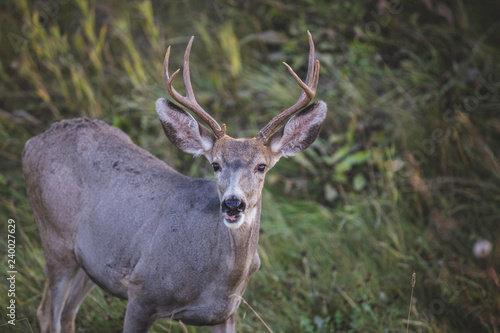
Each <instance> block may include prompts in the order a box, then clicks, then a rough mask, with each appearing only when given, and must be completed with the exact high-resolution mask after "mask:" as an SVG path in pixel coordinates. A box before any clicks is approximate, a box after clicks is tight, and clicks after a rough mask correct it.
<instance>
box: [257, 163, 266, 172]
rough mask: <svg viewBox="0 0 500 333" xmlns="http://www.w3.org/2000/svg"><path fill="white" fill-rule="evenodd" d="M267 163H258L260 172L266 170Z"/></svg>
mask: <svg viewBox="0 0 500 333" xmlns="http://www.w3.org/2000/svg"><path fill="white" fill-rule="evenodd" d="M266 167H267V165H265V164H259V165H257V171H259V172H264V171H265V170H266Z"/></svg>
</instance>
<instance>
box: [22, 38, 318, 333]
mask: <svg viewBox="0 0 500 333" xmlns="http://www.w3.org/2000/svg"><path fill="white" fill-rule="evenodd" d="M308 38H309V60H308V71H307V77H306V80H305V83H304V82H303V81H302V80H301V79H300V78H299V77H298V76H297V74H296V73H295V72H294V71H293V69H292V68H291V67H290V66H289V65H288V64H286V63H284V65H285V66H286V68H287V69H288V71H289V72H290V74H291V75H292V77H293V78H294V80H295V81H296V82H297V84H298V85H299V86H300V87H301V88H302V91H301V94H300V96H299V99H298V100H297V102H296V104H294V105H293V106H291V107H289V108H288V109H286V110H284V111H283V112H281V113H279V114H278V115H277V116H275V117H274V118H273V119H272V120H271V121H270V122H269V123H268V124H267V125H266V126H265V127H263V128H262V129H261V130H260V132H259V133H258V134H257V135H256V136H255V137H253V138H250V139H248V138H232V137H230V136H229V135H227V134H226V126H225V125H222V127H221V126H220V125H219V124H218V123H217V121H215V119H214V118H213V117H212V116H210V115H209V113H207V112H206V111H205V110H203V109H202V107H201V106H200V105H199V104H198V102H197V101H196V98H195V95H194V93H193V88H192V85H191V79H190V73H189V55H190V52H191V46H192V44H193V39H194V36H193V37H191V39H190V40H189V43H188V45H187V48H186V51H185V54H184V64H183V82H184V86H185V91H186V93H185V96H183V95H182V94H180V93H178V92H177V91H176V90H175V88H174V87H173V81H174V78H175V77H176V75H177V74H178V73H179V71H180V69H178V70H177V71H175V72H174V73H173V74H172V75H169V69H168V67H169V57H170V46H169V47H168V48H167V52H166V55H165V60H164V64H163V78H164V82H165V84H166V88H167V90H168V93H169V95H170V96H171V97H172V99H173V100H175V101H176V102H177V103H178V104H179V105H181V106H182V107H181V106H179V105H177V104H175V103H174V102H171V101H169V100H166V99H164V98H159V99H158V100H157V101H156V112H157V114H158V117H159V120H160V123H161V125H162V127H163V131H164V132H165V135H166V136H167V138H168V139H169V140H170V141H171V142H172V143H173V145H174V146H176V147H177V148H179V149H181V150H182V151H184V152H186V153H189V154H192V155H194V156H200V155H204V156H205V157H206V158H207V159H208V161H209V163H211V165H212V167H213V171H214V180H210V179H203V178H190V177H187V176H185V175H182V174H180V173H179V172H177V171H175V170H174V169H173V168H171V167H170V166H168V165H167V164H166V163H165V162H163V161H161V160H160V159H158V158H157V157H155V156H153V155H152V154H150V153H149V152H147V151H145V150H144V149H142V148H140V147H138V146H137V145H135V144H134V143H132V141H131V139H130V138H129V137H128V136H127V135H126V134H125V133H124V132H122V131H121V130H120V129H118V128H116V127H112V126H110V125H107V124H106V123H105V122H103V121H100V120H90V119H88V118H79V119H73V120H62V121H60V122H57V123H54V124H52V126H51V127H50V128H49V129H48V130H47V131H45V132H44V133H42V134H40V135H38V136H35V137H33V138H31V139H30V140H28V141H27V143H26V145H25V149H24V152H23V164H22V165H23V174H24V178H25V182H26V191H27V195H28V198H29V202H30V205H31V207H32V210H33V215H34V219H35V221H36V223H37V226H38V229H39V233H40V239H41V244H42V248H43V252H44V258H45V273H46V284H45V289H44V293H43V297H42V300H41V303H40V306H39V307H38V309H37V318H38V321H39V324H40V327H41V332H44V333H46V332H51V333H60V332H64V333H67V332H75V317H76V314H77V312H78V309H79V307H80V304H81V302H82V301H83V299H84V298H85V297H86V295H87V294H88V293H89V292H90V291H91V290H92V289H93V288H94V287H95V286H96V285H97V286H99V287H100V288H102V289H103V290H104V291H105V292H107V293H109V294H111V295H112V296H116V297H118V298H121V299H124V300H127V305H126V310H125V317H124V324H123V332H125V333H132V332H134V333H136V332H147V331H149V329H150V328H151V326H152V325H153V323H154V322H155V321H156V320H157V319H159V318H171V319H173V320H177V321H181V322H182V323H183V324H187V325H195V326H210V331H211V332H213V333H215V332H217V333H222V332H226V333H227V332H236V329H237V326H236V312H237V309H238V307H239V305H240V302H241V300H242V296H243V293H244V292H245V289H246V287H247V284H248V282H249V280H250V278H251V277H252V275H253V274H254V273H255V272H256V271H257V270H258V269H259V267H260V259H259V254H258V251H257V248H258V242H259V229H260V215H261V206H262V189H263V185H264V178H265V175H266V173H267V172H268V171H269V170H270V169H271V168H272V167H273V166H274V165H275V163H276V162H277V161H278V160H279V159H280V158H281V157H288V156H292V155H295V154H298V153H300V152H302V151H303V150H305V149H306V148H308V147H309V146H311V144H312V143H313V142H314V141H315V140H316V139H317V137H318V135H319V132H320V128H321V126H322V124H323V122H324V120H325V117H326V110H327V107H326V103H325V102H322V101H318V102H314V103H312V104H311V101H312V100H313V98H314V97H315V95H316V90H317V86H318V77H319V69H320V64H319V60H317V59H316V52H315V48H314V43H313V39H312V36H311V34H310V33H309V32H308ZM183 107H184V108H186V109H187V110H189V111H191V112H193V113H194V114H195V115H197V116H198V117H199V118H200V119H201V120H202V121H203V122H204V123H205V124H206V125H208V127H209V128H210V129H209V128H207V127H206V126H205V125H203V124H202V123H200V122H199V121H198V120H196V119H195V118H194V117H193V115H191V113H190V112H188V111H186V109H184V108H183Z"/></svg>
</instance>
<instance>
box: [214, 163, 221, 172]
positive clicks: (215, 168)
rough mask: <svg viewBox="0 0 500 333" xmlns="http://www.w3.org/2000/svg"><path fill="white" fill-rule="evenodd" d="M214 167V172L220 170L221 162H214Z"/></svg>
mask: <svg viewBox="0 0 500 333" xmlns="http://www.w3.org/2000/svg"><path fill="white" fill-rule="evenodd" d="M212 167H213V168H214V172H217V171H220V165H219V163H215V162H214V163H212Z"/></svg>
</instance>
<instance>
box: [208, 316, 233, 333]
mask: <svg viewBox="0 0 500 333" xmlns="http://www.w3.org/2000/svg"><path fill="white" fill-rule="evenodd" d="M210 332H211V333H236V313H234V314H232V315H231V317H229V318H228V319H227V320H226V321H225V322H223V323H222V324H219V325H217V326H212V327H211V328H210Z"/></svg>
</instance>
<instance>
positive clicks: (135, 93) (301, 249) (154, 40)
mask: <svg viewBox="0 0 500 333" xmlns="http://www.w3.org/2000/svg"><path fill="white" fill-rule="evenodd" d="M499 13H500V3H498V2H497V1H493V0H489V1H482V2H480V3H479V2H475V3H472V2H465V1H463V0H459V1H448V0H423V1H403V0H401V1H385V0H378V1H368V2H357V3H356V2H349V1H326V0H324V1H308V0H301V1H294V2H288V1H283V0H266V1H238V0H224V1H223V0H219V1H200V0H183V1H153V0H143V1H139V2H132V1H117V0H105V1H99V2H98V1H84V0H75V1H67V0H44V1H39V2H30V1H27V0H21V1H15V2H14V1H7V2H2V3H1V4H0V32H1V35H0V41H1V42H2V47H1V48H0V78H1V79H0V148H1V149H0V154H1V160H0V194H1V196H0V200H1V201H0V216H1V219H2V221H4V222H6V221H7V219H8V218H13V219H15V220H16V221H17V225H18V233H17V238H18V246H17V257H16V258H17V268H18V270H19V275H18V293H17V296H16V299H17V301H18V305H19V307H18V313H17V314H18V318H20V319H21V318H27V320H28V322H29V323H30V324H31V327H32V328H33V330H34V331H35V332H38V326H37V324H36V316H35V312H36V307H37V306H38V304H39V303H40V300H41V295H42V290H43V284H44V279H45V278H44V273H43V261H44V260H43V253H42V250H41V246H40V241H39V236H38V231H37V228H36V225H35V223H34V220H33V216H32V213H31V210H30V207H29V204H28V201H27V198H26V195H25V190H24V181H23V179H22V174H21V154H22V150H23V146H24V143H25V142H26V140H28V139H29V138H30V137H31V136H34V135H36V134H39V133H41V132H43V131H44V130H45V129H47V128H48V126H49V125H50V124H51V123H52V122H54V121H58V120H60V119H63V118H72V117H82V116H86V117H92V118H99V119H102V120H104V121H106V122H108V123H110V124H112V125H114V126H117V127H119V128H121V129H122V130H124V131H125V132H126V133H127V134H129V135H130V136H131V138H132V139H133V140H134V142H136V143H137V144H138V145H140V146H142V147H144V148H145V149H147V150H149V151H150V152H152V153H153V154H155V155H156V156H159V157H160V158H162V159H164V160H165V161H166V162H167V163H168V164H169V165H171V166H173V167H175V168H176V169H177V170H179V171H181V172H183V173H185V174H188V175H190V176H195V177H212V176H211V172H210V168H209V166H208V165H207V164H208V163H206V162H205V161H204V160H203V159H201V158H199V159H193V158H192V157H191V156H188V155H186V154H184V153H182V152H180V151H178V150H177V149H175V148H174V147H173V146H172V145H170V144H169V143H166V142H167V139H166V138H165V137H164V135H163V133H162V131H161V128H160V125H159V123H158V121H157V118H156V114H155V112H154V102H155V100H156V99H157V98H158V97H163V96H166V95H167V93H166V91H165V88H164V86H163V82H162V62H163V56H164V54H165V51H166V48H167V46H168V45H172V56H171V63H172V65H171V66H172V67H173V68H175V67H176V66H180V65H181V61H182V54H183V52H184V48H185V46H186V44H187V41H188V39H189V37H190V36H191V35H195V36H196V39H195V42H194V46H193V51H192V56H191V73H192V74H191V76H192V80H193V84H194V87H195V92H196V95H197V99H198V101H199V102H200V104H201V105H203V106H204V107H205V108H206V109H207V110H209V111H210V112H211V114H212V115H213V116H214V117H215V118H216V119H218V120H219V121H220V122H221V123H222V122H224V123H226V124H227V125H228V134H229V135H231V136H234V137H243V136H245V137H251V136H254V135H255V134H256V133H257V132H258V129H259V128H260V127H261V126H263V125H265V124H266V123H267V121H269V120H270V119H271V118H272V117H273V116H274V115H275V114H276V113H278V112H279V111H281V110H282V109H284V108H285V107H287V106H289V105H292V104H293V103H294V102H295V100H296V99H297V98H298V95H299V93H300V90H299V89H298V87H297V86H296V84H295V82H293V80H292V79H291V77H290V76H289V74H288V73H287V71H286V69H285V68H284V67H283V66H282V65H281V64H280V62H281V61H286V62H287V63H289V64H290V65H291V66H292V67H293V68H294V69H295V70H296V71H297V73H298V74H299V75H300V76H302V77H303V76H304V74H305V72H306V67H307V52H308V50H307V37H306V30H310V31H311V32H312V34H313V37H314V40H315V44H316V48H317V50H318V57H319V60H320V61H321V75H320V85H319V88H318V93H317V96H318V98H319V99H322V100H325V101H326V102H327V104H328V106H329V114H328V118H327V121H326V123H325V125H324V127H323V130H322V133H321V135H320V138H319V139H318V140H317V142H316V143H315V144H314V145H313V147H311V148H310V149H308V150H307V151H306V152H305V153H303V154H301V155H298V156H295V157H293V158H290V159H289V160H285V161H281V162H280V163H278V165H277V166H276V167H275V168H274V169H273V170H272V171H271V172H270V173H269V175H268V179H267V185H266V188H265V190H264V193H263V195H264V199H265V200H263V202H264V207H263V214H262V234H261V240H260V248H259V253H260V256H261V259H262V267H261V269H260V271H259V272H257V273H256V275H255V277H254V278H253V279H252V280H251V282H250V284H249V287H248V289H247V292H246V294H245V299H246V301H247V302H248V304H250V305H251V306H252V308H253V309H255V310H256V311H257V313H258V314H259V315H260V317H262V319H263V320H264V321H265V322H266V324H267V325H269V326H270V327H271V328H272V329H273V331H274V332H297V331H300V332H315V333H316V332H382V331H384V332H388V331H397V332H399V331H404V330H406V327H407V324H408V322H407V320H408V310H409V304H410V302H411V304H412V307H411V310H410V315H411V316H410V323H409V330H410V331H412V332H497V331H498V328H499V327H500V293H499V290H500V285H499V282H498V277H497V271H498V265H499V264H500V262H499V259H500V237H499V236H500V235H499V232H500V224H499V223H498V222H499V221H498V216H500V208H499V205H498V202H499V201H500V163H499V161H498V156H500V135H499V134H500V118H499V117H498V110H499V109H500V97H499V96H500V94H499V92H500V63H499V61H498V59H499V56H500V47H499V45H500V14H499ZM180 86H181V85H180V82H177V83H176V87H179V89H180ZM2 225H3V227H2V228H4V227H5V225H4V223H2ZM4 230H5V229H4ZM0 234H2V235H5V233H3V232H2V233H0ZM480 239H487V240H489V241H490V242H491V243H492V245H493V251H492V252H491V253H490V254H488V255H487V256H486V257H485V258H476V257H474V255H473V253H472V248H473V245H474V244H475V242H476V241H478V240H480ZM0 248H1V251H0V253H1V258H2V259H1V263H2V266H5V265H6V262H7V261H6V258H7V257H6V255H7V251H6V248H7V245H6V240H5V239H1V240H0ZM2 268H3V267H2ZM413 271H415V272H416V277H417V278H416V285H415V288H414V294H413V295H414V298H413V299H412V300H410V292H411V276H412V273H413ZM7 301H8V300H7V292H6V284H4V283H2V284H0V305H1V309H2V310H1V311H0V314H1V317H0V318H1V319H0V325H3V324H4V322H5V321H6V320H5V318H6V316H5V313H4V312H5V306H6V304H7ZM124 310H125V303H124V302H122V301H120V300H117V299H115V298H112V297H110V296H107V295H106V294H104V293H103V292H102V291H100V290H98V289H96V290H94V291H93V292H92V293H91V294H90V295H89V297H88V298H87V299H86V301H85V302H84V303H83V304H82V307H81V310H80V312H79V314H78V318H77V327H78V329H77V331H78V332H117V331H120V330H121V327H122V321H123V316H124ZM238 317H239V318H238V320H239V331H241V332H261V331H265V330H266V329H265V326H264V325H263V324H262V322H261V321H260V320H259V318H258V317H257V316H256V315H255V314H254V313H253V311H252V310H251V309H250V308H249V307H248V306H246V304H244V303H242V305H241V306H240V310H239V313H238ZM24 323H25V322H23V324H24ZM0 327H2V326H0ZM25 327H26V326H21V325H18V326H17V327H16V328H15V329H18V331H19V332H25V331H26V330H25ZM9 328H10V327H9ZM0 330H1V329H0ZM153 331H155V332H182V331H183V329H182V327H180V326H179V325H178V324H177V323H172V322H170V321H169V320H167V319H164V320H160V321H158V322H157V323H156V325H155V327H154V329H153ZM188 331H189V332H205V331H206V328H193V327H189V328H188ZM13 332H14V331H13ZM16 332H17V331H16Z"/></svg>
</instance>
